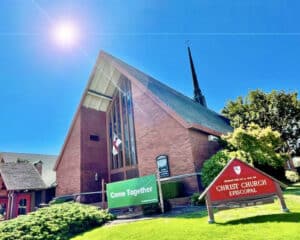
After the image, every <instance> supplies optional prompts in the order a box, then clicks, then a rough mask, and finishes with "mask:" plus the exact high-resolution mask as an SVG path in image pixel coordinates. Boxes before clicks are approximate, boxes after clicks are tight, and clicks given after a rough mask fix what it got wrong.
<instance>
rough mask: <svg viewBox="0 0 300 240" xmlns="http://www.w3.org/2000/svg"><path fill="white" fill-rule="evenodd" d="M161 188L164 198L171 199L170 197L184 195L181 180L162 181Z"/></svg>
mask: <svg viewBox="0 0 300 240" xmlns="http://www.w3.org/2000/svg"><path fill="white" fill-rule="evenodd" d="M161 190H162V193H163V198H164V199H165V200H167V199H171V198H177V197H182V196H183V195H184V192H183V183H182V182H166V183H162V184H161Z"/></svg>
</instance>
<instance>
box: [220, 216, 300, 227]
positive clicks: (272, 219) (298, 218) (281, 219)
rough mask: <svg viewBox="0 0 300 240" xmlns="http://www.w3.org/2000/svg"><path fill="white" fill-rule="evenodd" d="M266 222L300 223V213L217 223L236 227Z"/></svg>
mask: <svg viewBox="0 0 300 240" xmlns="http://www.w3.org/2000/svg"><path fill="white" fill-rule="evenodd" d="M265 222H295V223H297V222H298V223H300V213H280V214H269V215H262V216H254V217H248V218H243V219H237V220H232V221H228V222H225V223H217V224H219V225H236V224H254V223H265Z"/></svg>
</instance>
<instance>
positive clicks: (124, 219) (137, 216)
mask: <svg viewBox="0 0 300 240" xmlns="http://www.w3.org/2000/svg"><path fill="white" fill-rule="evenodd" d="M200 211H206V207H205V206H180V207H176V208H174V209H172V210H171V211H169V212H167V213H164V214H154V215H151V216H144V215H143V213H142V212H133V213H127V214H117V219H116V220H114V221H112V222H108V223H106V224H105V225H108V226H113V225H116V224H122V223H130V222H136V221H143V220H149V219H155V218H162V217H173V216H177V215H180V214H185V213H192V212H200Z"/></svg>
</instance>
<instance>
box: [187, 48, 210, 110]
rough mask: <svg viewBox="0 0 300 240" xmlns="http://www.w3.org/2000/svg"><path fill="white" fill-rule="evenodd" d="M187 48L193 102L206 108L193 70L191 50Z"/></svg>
mask: <svg viewBox="0 0 300 240" xmlns="http://www.w3.org/2000/svg"><path fill="white" fill-rule="evenodd" d="M187 48H188V54H189V60H190V65H191V71H192V78H193V84H194V101H195V102H197V103H199V104H201V105H202V106H203V107H207V105H206V100H205V97H204V95H203V94H202V92H201V89H200V87H199V83H198V79H197V74H196V70H195V67H194V62H193V58H192V53H191V49H190V47H189V46H188V47H187Z"/></svg>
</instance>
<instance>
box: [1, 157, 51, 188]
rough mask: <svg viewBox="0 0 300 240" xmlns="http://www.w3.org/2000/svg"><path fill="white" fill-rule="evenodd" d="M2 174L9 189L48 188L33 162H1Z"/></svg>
mask: <svg viewBox="0 0 300 240" xmlns="http://www.w3.org/2000/svg"><path fill="white" fill-rule="evenodd" d="M0 175H1V177H2V179H3V181H4V184H5V186H6V189H7V190H38V189H45V188H47V186H46V184H45V183H44V182H43V180H42V178H41V176H40V174H39V172H38V171H37V169H36V168H35V167H34V166H33V165H32V164H31V163H13V162H10V163H0Z"/></svg>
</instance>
